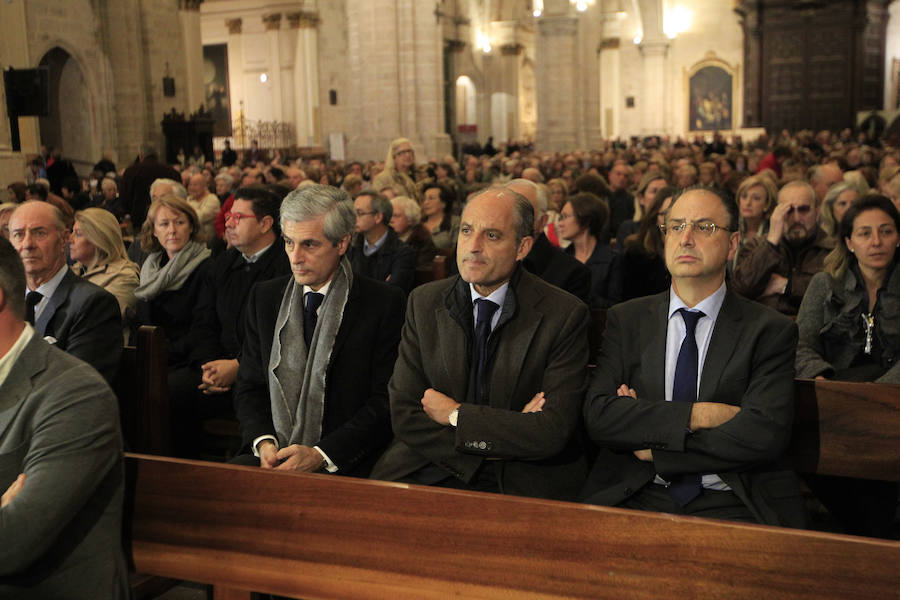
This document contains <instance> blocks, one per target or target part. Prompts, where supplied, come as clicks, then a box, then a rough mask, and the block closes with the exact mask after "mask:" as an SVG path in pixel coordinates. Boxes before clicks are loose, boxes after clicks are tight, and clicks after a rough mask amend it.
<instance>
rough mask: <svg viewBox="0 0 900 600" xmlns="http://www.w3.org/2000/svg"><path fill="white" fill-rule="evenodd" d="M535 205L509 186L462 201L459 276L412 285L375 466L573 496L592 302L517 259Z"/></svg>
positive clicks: (439, 481) (455, 484)
mask: <svg viewBox="0 0 900 600" xmlns="http://www.w3.org/2000/svg"><path fill="white" fill-rule="evenodd" d="M533 219H534V211H533V209H532V207H531V205H530V204H529V203H528V200H527V199H525V198H524V197H523V196H521V195H520V194H517V193H515V192H513V191H512V190H508V189H490V190H487V191H485V192H482V193H481V194H479V195H478V196H475V197H474V198H473V199H472V200H471V201H469V203H468V205H467V206H466V209H465V211H464V212H463V215H462V221H461V226H460V230H459V239H458V241H457V263H458V266H459V276H456V277H451V278H448V279H444V280H441V281H436V282H432V283H430V284H426V285H423V286H420V287H418V288H416V289H415V290H413V292H412V294H411V295H410V298H409V306H408V308H407V316H406V324H405V326H404V329H403V340H402V342H401V345H400V352H399V357H398V359H397V364H396V366H395V368H394V375H393V377H392V378H391V383H390V395H391V419H392V425H393V428H394V434H395V435H396V439H395V440H394V442H393V443H392V444H391V446H390V447H389V448H388V450H387V451H386V452H385V454H384V456H382V458H381V459H380V460H379V462H378V464H377V465H376V466H375V469H374V470H373V473H372V477H373V478H377V479H387V480H393V481H405V482H410V483H419V484H424V485H437V486H442V487H451V488H460V489H472V490H479V491H491V492H500V493H507V494H516V495H523V496H534V497H541V498H556V499H573V498H574V497H575V495H576V494H577V491H578V489H579V487H580V485H581V483H582V481H583V479H584V475H585V472H586V463H585V458H584V455H583V453H582V447H581V444H580V443H579V440H578V439H577V436H576V429H577V427H578V423H579V421H580V411H581V405H582V400H583V397H584V390H585V384H586V369H587V357H588V345H587V323H588V309H587V306H586V305H585V304H584V303H583V302H581V301H579V300H578V299H577V298H575V297H574V296H572V295H571V294H568V293H565V292H563V291H562V290H560V289H558V288H556V287H554V286H551V285H550V284H548V283H546V282H544V281H542V280H541V279H539V278H538V277H536V276H534V275H532V274H531V273H529V272H527V271H525V270H524V269H522V268H521V267H520V266H518V263H519V261H521V260H522V259H523V258H524V257H525V256H527V255H528V252H529V250H530V249H531V244H532V237H531V236H532V232H533Z"/></svg>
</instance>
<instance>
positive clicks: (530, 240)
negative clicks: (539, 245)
mask: <svg viewBox="0 0 900 600" xmlns="http://www.w3.org/2000/svg"><path fill="white" fill-rule="evenodd" d="M532 245H534V237H533V236H530V235H527V236H525V237H523V238H522V241H521V242H519V249H518V250H517V251H516V260H522V259H523V258H525V257H526V256H528V253H529V252H531V246H532Z"/></svg>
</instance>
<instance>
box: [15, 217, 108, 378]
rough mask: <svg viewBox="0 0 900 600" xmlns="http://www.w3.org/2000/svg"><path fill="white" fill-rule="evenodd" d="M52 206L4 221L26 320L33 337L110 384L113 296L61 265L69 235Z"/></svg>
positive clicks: (64, 260) (64, 261)
mask: <svg viewBox="0 0 900 600" xmlns="http://www.w3.org/2000/svg"><path fill="white" fill-rule="evenodd" d="M62 219H63V216H62V213H61V212H60V211H59V210H58V209H57V208H56V207H54V206H53V205H52V204H48V203H46V202H38V201H29V202H25V203H23V204H21V205H20V206H19V208H17V209H16V210H15V212H14V213H13V215H12V217H10V220H9V232H10V241H11V242H12V243H13V246H14V247H15V248H16V251H17V252H18V253H19V256H20V257H21V258H22V262H23V263H24V264H25V276H26V283H27V287H26V289H25V290H23V293H25V294H26V299H27V307H28V310H27V314H26V320H27V321H28V322H29V323H32V324H33V325H34V329H35V332H36V333H37V335H38V337H43V338H46V339H48V341H51V342H52V343H54V344H55V345H56V346H57V347H58V348H59V349H60V350H65V351H66V352H68V353H69V354H71V355H73V356H77V357H78V358H80V359H81V360H83V361H85V362H86V363H88V364H89V365H91V366H92V367H94V368H95V369H97V370H98V371H99V372H100V374H101V375H103V376H104V377H105V378H106V380H107V381H110V382H111V381H112V380H113V378H114V377H115V375H116V370H117V368H118V365H119V357H120V356H121V354H122V316H121V312H120V311H119V303H118V302H117V301H116V298H115V296H113V295H112V294H110V293H109V292H107V291H106V290H104V289H103V288H101V287H99V286H96V285H94V284H93V283H90V282H88V281H85V280H84V279H82V278H80V277H78V276H77V275H75V273H73V272H72V270H71V269H69V267H68V266H67V265H66V245H67V243H68V239H69V231H68V229H66V226H65V224H64V223H63V221H62Z"/></svg>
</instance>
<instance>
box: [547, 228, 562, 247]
mask: <svg viewBox="0 0 900 600" xmlns="http://www.w3.org/2000/svg"><path fill="white" fill-rule="evenodd" d="M546 234H547V239H548V240H550V243H551V244H553V246H554V247H556V248H559V236H558V235H557V234H556V223H550V224H549V225H547V231H546Z"/></svg>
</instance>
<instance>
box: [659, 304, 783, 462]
mask: <svg viewBox="0 0 900 600" xmlns="http://www.w3.org/2000/svg"><path fill="white" fill-rule="evenodd" d="M739 343H743V344H747V345H751V344H752V347H747V348H743V349H740V350H743V351H746V352H749V353H751V359H750V362H749V367H748V368H747V369H746V375H747V377H748V378H749V381H747V383H746V389H745V390H744V393H743V395H742V396H741V397H740V407H741V411H740V412H739V413H737V415H735V417H734V418H733V419H731V420H730V421H728V422H727V423H724V424H722V425H720V426H719V427H716V428H714V429H704V430H699V431H696V432H694V433H692V434H691V435H688V436H687V438H686V441H685V449H684V452H673V451H671V450H659V451H656V450H654V451H653V462H654V463H655V464H656V468H657V471H658V472H659V473H661V474H664V475H665V474H673V475H678V474H682V473H721V472H724V471H735V470H746V469H749V468H752V467H753V466H756V465H761V464H765V463H770V462H772V461H775V460H776V459H778V458H779V457H781V456H782V455H783V454H784V452H785V450H786V449H787V444H788V442H789V440H790V435H791V425H792V423H793V419H794V355H795V354H796V351H797V326H796V325H794V324H793V323H791V322H790V321H789V320H788V319H786V318H778V319H770V320H768V321H767V322H766V323H765V325H764V326H763V330H762V332H761V333H760V335H759V336H758V337H756V338H754V339H746V340H743V339H742V340H740V341H739ZM723 379H724V377H723ZM739 385H744V384H743V382H740V381H730V382H729V381H722V382H720V389H721V388H725V389H727V388H728V387H729V386H734V389H735V391H737V389H738V386H739ZM737 400H738V398H736V397H731V394H729V393H723V394H721V396H720V397H717V398H716V401H718V402H728V403H737Z"/></svg>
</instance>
